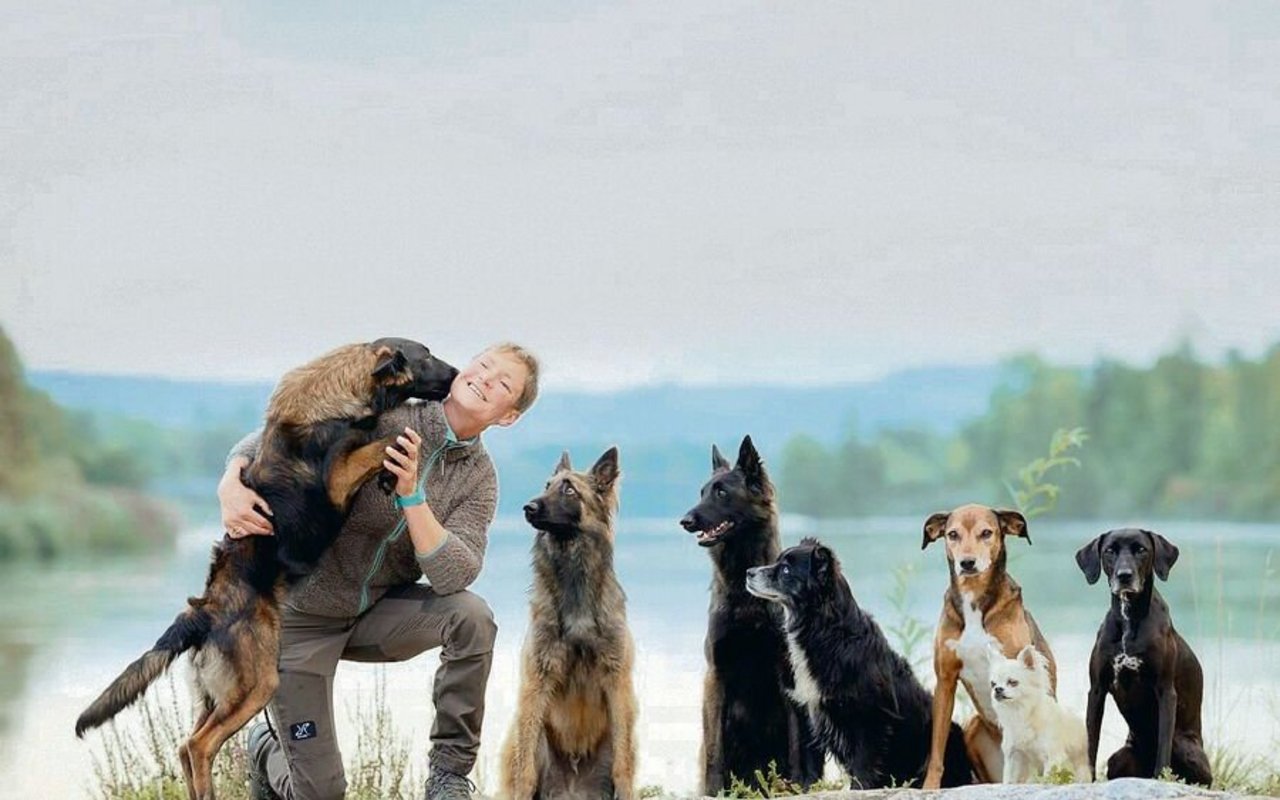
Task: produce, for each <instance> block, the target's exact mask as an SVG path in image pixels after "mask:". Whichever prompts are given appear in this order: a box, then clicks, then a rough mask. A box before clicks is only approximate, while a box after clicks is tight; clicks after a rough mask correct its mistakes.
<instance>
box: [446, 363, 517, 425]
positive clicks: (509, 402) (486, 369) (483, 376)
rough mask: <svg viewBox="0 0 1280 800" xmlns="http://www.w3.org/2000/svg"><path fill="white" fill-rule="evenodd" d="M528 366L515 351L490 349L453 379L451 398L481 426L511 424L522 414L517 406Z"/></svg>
mask: <svg viewBox="0 0 1280 800" xmlns="http://www.w3.org/2000/svg"><path fill="white" fill-rule="evenodd" d="M528 377H529V370H528V368H527V367H525V365H524V364H523V363H522V362H521V361H520V359H518V358H516V357H515V356H514V355H512V354H510V353H506V352H502V351H497V350H488V351H485V352H483V353H481V354H480V355H478V356H476V358H475V359H474V360H473V361H472V362H471V363H470V364H468V365H467V366H466V367H464V368H463V369H462V371H461V372H459V373H458V375H457V377H456V378H454V379H453V385H452V386H451V387H450V390H449V402H451V403H455V404H457V409H458V410H460V411H462V412H463V413H464V414H465V415H466V417H467V419H468V420H469V422H470V423H472V424H473V425H475V426H478V427H480V428H487V427H488V426H490V425H502V426H506V425H511V424H512V423H514V422H515V421H516V420H517V419H519V417H520V411H519V410H518V409H517V408H516V405H517V403H518V402H519V400H520V396H521V393H522V392H524V384H525V381H526V380H528Z"/></svg>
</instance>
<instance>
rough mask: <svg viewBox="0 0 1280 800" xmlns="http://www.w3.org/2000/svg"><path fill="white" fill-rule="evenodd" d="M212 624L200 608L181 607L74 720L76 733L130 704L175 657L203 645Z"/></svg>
mask: <svg viewBox="0 0 1280 800" xmlns="http://www.w3.org/2000/svg"><path fill="white" fill-rule="evenodd" d="M211 627H212V623H211V620H210V619H209V615H208V613H206V612H205V611H204V610H203V609H201V608H199V607H197V606H189V607H187V608H186V609H185V610H183V612H182V613H181V614H179V615H178V618H177V619H175V620H174V621H173V624H172V625H170V626H169V628H168V630H166V631H165V632H164V633H162V634H161V635H160V638H159V639H157V640H156V643H155V645H154V646H153V647H152V648H151V649H150V650H148V651H147V652H145V653H143V654H142V655H141V656H140V657H139V658H138V660H137V661H134V662H133V663H132V664H130V665H129V666H127V667H125V668H124V672H121V673H120V675H119V676H118V677H117V678H116V679H115V680H114V681H112V682H111V685H110V686H108V687H107V688H106V689H104V690H103V692H102V694H100V695H98V699H97V700H94V701H93V703H91V704H90V705H89V707H88V708H86V709H85V710H84V713H83V714H81V715H80V718H79V719H77V720H76V736H79V737H83V736H84V734H85V731H88V730H91V729H93V728H96V727H98V726H99V725H102V724H103V723H105V722H107V721H108V720H110V719H111V718H112V717H114V716H115V715H116V714H119V713H120V712H121V711H123V710H124V709H125V708H127V707H128V706H129V705H131V704H133V703H134V701H136V700H137V699H138V698H139V697H141V696H142V693H143V692H145V691H146V690H147V687H148V686H150V685H151V684H152V682H154V681H155V679H156V678H158V677H160V676H161V675H163V674H164V671H165V670H167V669H168V668H169V665H170V664H172V663H173V661H174V659H176V658H177V657H178V656H180V655H182V654H183V653H185V652H186V651H188V650H190V649H191V648H193V647H198V646H199V645H201V644H203V643H204V640H205V639H206V638H207V637H208V635H209V630H210V628H211Z"/></svg>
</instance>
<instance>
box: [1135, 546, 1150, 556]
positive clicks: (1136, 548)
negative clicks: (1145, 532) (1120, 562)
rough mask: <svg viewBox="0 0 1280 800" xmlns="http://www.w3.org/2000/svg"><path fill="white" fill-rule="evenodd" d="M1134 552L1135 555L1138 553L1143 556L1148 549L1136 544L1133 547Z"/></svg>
mask: <svg viewBox="0 0 1280 800" xmlns="http://www.w3.org/2000/svg"><path fill="white" fill-rule="evenodd" d="M1133 552H1135V553H1137V554H1139V555H1141V554H1143V553H1145V552H1147V548H1145V547H1143V546H1142V545H1140V544H1135V545H1134V546H1133Z"/></svg>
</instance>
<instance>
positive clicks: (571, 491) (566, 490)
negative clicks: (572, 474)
mask: <svg viewBox="0 0 1280 800" xmlns="http://www.w3.org/2000/svg"><path fill="white" fill-rule="evenodd" d="M560 493H561V494H567V495H575V494H577V491H575V490H574V488H573V485H572V484H568V483H566V484H565V485H564V487H563V488H561V489H560Z"/></svg>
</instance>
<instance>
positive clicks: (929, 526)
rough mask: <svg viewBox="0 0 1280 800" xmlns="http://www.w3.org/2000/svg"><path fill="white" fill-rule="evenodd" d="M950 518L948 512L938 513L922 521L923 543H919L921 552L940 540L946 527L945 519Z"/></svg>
mask: <svg viewBox="0 0 1280 800" xmlns="http://www.w3.org/2000/svg"><path fill="white" fill-rule="evenodd" d="M950 517H951V512H950V511H939V512H938V513H937V514H934V515H933V516H931V517H929V518H928V519H926V520H925V521H924V541H923V542H921V543H920V549H921V550H923V549H925V548H926V547H928V546H929V545H931V544H933V543H934V542H936V541H938V540H939V539H941V538H942V534H943V532H944V529H945V528H946V527H947V519H948V518H950Z"/></svg>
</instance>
